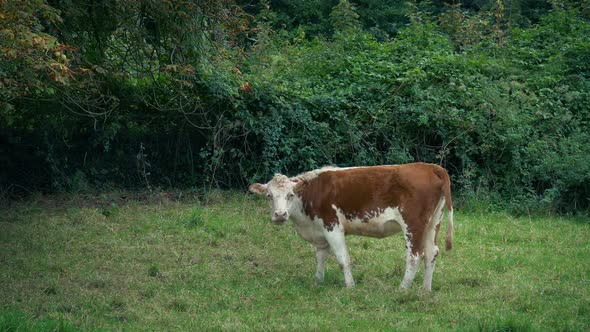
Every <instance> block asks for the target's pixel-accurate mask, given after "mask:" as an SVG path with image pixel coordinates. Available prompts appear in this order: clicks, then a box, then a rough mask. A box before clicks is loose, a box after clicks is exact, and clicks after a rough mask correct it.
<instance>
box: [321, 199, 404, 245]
mask: <svg viewBox="0 0 590 332" xmlns="http://www.w3.org/2000/svg"><path fill="white" fill-rule="evenodd" d="M332 208H334V209H335V210H336V214H337V215H338V218H339V219H340V220H343V226H344V231H345V232H346V234H354V235H363V236H370V237H376V238H384V237H387V236H391V235H393V234H396V233H399V232H400V231H401V230H402V228H401V226H400V223H399V221H402V222H403V217H402V215H401V213H400V211H399V208H397V207H388V208H386V209H377V210H373V211H367V212H365V213H364V214H363V215H362V216H361V217H362V218H361V217H358V216H354V217H352V218H346V216H345V214H344V212H343V211H342V210H341V209H338V208H336V207H335V206H332Z"/></svg>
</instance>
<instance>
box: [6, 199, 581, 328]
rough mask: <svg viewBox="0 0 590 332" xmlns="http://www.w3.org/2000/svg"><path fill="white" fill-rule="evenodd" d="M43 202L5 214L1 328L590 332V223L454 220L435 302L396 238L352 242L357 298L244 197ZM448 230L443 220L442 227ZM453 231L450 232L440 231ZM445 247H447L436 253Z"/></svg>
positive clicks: (331, 267) (470, 213)
mask: <svg viewBox="0 0 590 332" xmlns="http://www.w3.org/2000/svg"><path fill="white" fill-rule="evenodd" d="M179 196H180V195H176V194H155V195H147V196H146V197H139V196H138V195H137V194H123V193H113V194H102V195H98V196H84V195H79V196H66V197H63V196H37V197H35V198H32V199H30V200H28V201H24V202H17V203H11V204H10V206H6V207H4V208H3V209H2V213H1V214H0V266H1V268H0V331H21V330H22V331H24V330H78V329H80V330H133V331H135V330H255V331H260V330H360V329H370V330H385V329H387V330H410V329H411V330H461V331H463V330H471V331H527V330H572V331H584V330H585V331H588V330H590V241H589V239H590V223H589V222H588V219H585V218H582V217H577V218H576V217H559V216H519V217H515V216H512V215H510V214H507V213H503V212H490V211H487V209H485V208H482V209H469V210H467V209H461V208H458V209H457V210H456V212H455V247H454V249H453V250H452V251H444V250H443V251H442V252H441V254H440V255H439V259H438V262H437V267H436V270H435V274H434V280H433V291H432V292H431V293H425V292H423V291H422V290H421V289H420V286H421V282H422V272H423V266H422V267H421V269H420V271H419V272H418V275H417V277H416V280H415V281H414V284H413V286H412V288H411V289H410V290H409V291H407V292H402V291H400V290H399V289H398V286H399V283H400V281H401V278H402V275H403V272H404V267H405V265H404V264H405V260H404V244H403V238H402V237H401V236H399V235H398V236H394V237H390V238H386V239H381V240H378V239H370V238H362V237H348V243H349V248H350V252H351V256H352V258H353V262H354V265H353V275H354V276H355V278H356V281H357V287H356V288H354V289H345V288H344V287H343V286H344V284H343V276H342V273H341V271H340V268H339V267H338V265H337V264H336V262H335V260H334V259H333V258H330V260H329V261H328V265H327V270H326V280H325V282H324V283H323V284H321V285H314V283H313V274H314V272H315V256H314V254H313V249H312V247H311V246H310V245H309V244H308V243H306V242H305V241H303V240H302V239H300V238H299V237H298V236H297V235H296V234H295V231H294V229H293V228H292V227H291V226H290V225H285V226H282V227H281V226H274V225H272V224H271V223H270V221H269V214H268V203H267V202H266V201H265V200H263V199H258V198H255V197H252V196H251V195H249V194H244V193H237V192H214V193H211V194H210V195H208V196H206V197H204V196H199V195H190V194H185V195H183V196H182V197H179ZM445 226H446V222H445V223H444V224H443V227H445ZM443 229H444V228H443ZM439 246H440V247H441V248H442V247H443V246H442V243H439Z"/></svg>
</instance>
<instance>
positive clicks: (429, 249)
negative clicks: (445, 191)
mask: <svg viewBox="0 0 590 332" xmlns="http://www.w3.org/2000/svg"><path fill="white" fill-rule="evenodd" d="M444 202H445V201H444V199H441V201H440V202H439V204H438V205H437V206H436V209H435V211H434V215H433V216H432V219H431V220H430V223H429V224H428V226H427V230H426V233H425V234H424V289H425V290H427V291H430V290H431V289H432V275H433V274H434V266H435V264H436V256H438V252H439V250H438V247H437V246H436V238H437V234H438V231H439V229H440V222H441V221H442V216H443V206H444Z"/></svg>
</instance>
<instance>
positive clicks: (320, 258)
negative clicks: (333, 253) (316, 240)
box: [315, 246, 330, 283]
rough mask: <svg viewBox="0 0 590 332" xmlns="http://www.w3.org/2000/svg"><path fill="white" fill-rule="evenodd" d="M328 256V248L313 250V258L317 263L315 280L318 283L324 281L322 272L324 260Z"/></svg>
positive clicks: (324, 265) (324, 264)
mask: <svg viewBox="0 0 590 332" xmlns="http://www.w3.org/2000/svg"><path fill="white" fill-rule="evenodd" d="M328 255H330V247H329V246H326V247H323V248H320V247H316V248H315V258H316V261H317V263H318V265H317V270H316V272H315V280H316V282H318V283H321V282H323V281H324V270H325V267H326V260H327V259H328Z"/></svg>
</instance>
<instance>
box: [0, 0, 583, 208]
mask: <svg viewBox="0 0 590 332" xmlns="http://www.w3.org/2000/svg"><path fill="white" fill-rule="evenodd" d="M240 5H241V6H242V7H241V6H240ZM2 6H3V11H2V14H1V15H2V17H0V24H2V29H0V33H2V34H3V36H6V37H7V38H0V47H1V48H2V50H3V52H2V55H1V60H2V62H1V66H0V73H1V74H2V75H3V78H2V79H0V84H3V89H1V92H0V93H1V94H2V95H1V97H2V104H1V105H0V128H1V129H2V130H1V131H0V140H1V141H2V142H3V144H2V145H1V146H0V151H1V153H0V160H1V162H2V165H3V167H2V168H0V190H2V194H3V195H14V194H18V193H23V192H27V191H36V190H42V191H73V192H89V191H92V190H93V189H94V188H98V189H105V188H113V187H115V188H117V187H131V188H133V187H148V188H150V189H153V188H157V187H162V186H166V187H167V186H179V187H200V188H206V189H207V190H209V189H211V188H215V187H222V188H229V187H231V188H244V187H246V185H247V184H248V183H249V182H250V181H252V180H255V179H256V180H261V179H265V178H267V177H268V176H270V175H271V174H272V173H273V172H284V173H287V174H295V173H297V172H300V171H303V170H308V169H311V168H314V167H318V166H322V165H325V164H337V165H342V166H346V165H373V164H385V163H403V162H410V161H426V162H435V163H439V164H442V165H443V166H445V167H447V168H448V169H449V171H450V172H451V175H452V178H453V182H454V184H455V188H456V189H457V190H456V192H457V193H459V194H460V196H461V197H463V198H464V199H465V201H468V200H469V199H473V198H474V197H475V198H483V197H493V198H495V199H499V200H500V201H501V203H499V204H504V205H506V206H509V207H511V208H512V209H514V210H515V211H517V212H528V211H534V210H538V209H544V210H550V211H562V212H571V211H573V210H576V209H584V208H588V207H589V206H590V200H589V199H588V197H589V193H590V178H589V176H590V175H589V174H590V170H589V168H588V167H589V166H588V165H590V159H588V158H589V157H588V156H590V150H589V148H588V147H589V146H590V144H588V143H590V142H589V141H590V132H589V130H588V128H590V126H589V122H590V111H589V110H588V106H587V105H590V103H589V102H590V77H589V75H590V67H589V65H588V64H590V42H589V41H588V38H587V36H588V35H590V24H589V22H588V17H587V15H586V14H585V12H584V8H585V7H584V5H583V4H581V3H578V2H572V3H569V2H568V3H565V2H564V3H561V2H552V3H551V4H549V3H546V2H539V3H537V4H536V5H534V6H532V5H531V2H529V1H520V2H510V3H505V2H504V1H480V2H478V3H477V4H476V3H475V2H465V3H464V4H463V5H462V6H460V5H447V4H445V3H443V2H439V1H433V2H422V1H418V2H409V3H405V4H404V5H401V4H400V3H397V2H395V3H391V2H388V1H378V0H370V1H369V0H366V1H365V0H363V1H360V0H359V1H355V2H349V1H344V0H343V1H338V2H337V1H319V2H318V1H301V2H287V1H260V2H247V3H246V2H242V1H238V2H233V1H231V0H225V1H204V2H197V3H194V2H183V1H155V0H154V1H143V2H137V1H108V0H104V1H99V2H96V3H95V2H94V1H80V2H71V1H66V0H60V1H51V2H42V1H38V0H27V1H19V2H14V1H8V2H6V1H5V2H2ZM535 6H536V7H535ZM33 8H38V10H33ZM525 9H526V10H525ZM375 13H379V15H377V14H375ZM56 68H59V69H58V70H57V69H56Z"/></svg>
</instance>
